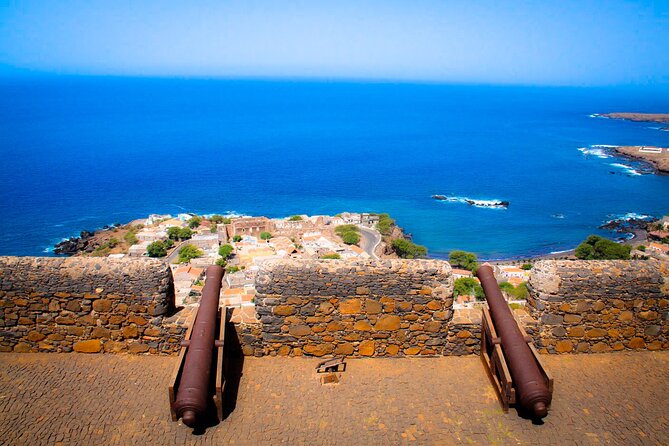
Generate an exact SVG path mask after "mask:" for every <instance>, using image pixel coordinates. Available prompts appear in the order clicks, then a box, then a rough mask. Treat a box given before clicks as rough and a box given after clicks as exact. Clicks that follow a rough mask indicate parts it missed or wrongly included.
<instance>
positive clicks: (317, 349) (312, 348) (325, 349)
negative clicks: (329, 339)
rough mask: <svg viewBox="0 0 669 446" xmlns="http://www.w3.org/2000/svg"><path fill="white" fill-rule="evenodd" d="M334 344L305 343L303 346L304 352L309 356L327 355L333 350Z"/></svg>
mask: <svg viewBox="0 0 669 446" xmlns="http://www.w3.org/2000/svg"><path fill="white" fill-rule="evenodd" d="M334 348H335V347H334V345H333V344H330V343H323V344H307V345H305V346H304V348H303V351H304V354H306V355H310V356H324V355H329V354H331V353H332V352H333V351H334Z"/></svg>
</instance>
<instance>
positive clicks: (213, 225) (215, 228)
mask: <svg viewBox="0 0 669 446" xmlns="http://www.w3.org/2000/svg"><path fill="white" fill-rule="evenodd" d="M209 232H211V233H212V234H216V233H217V232H218V226H216V224H215V223H214V224H212V225H211V227H210V228H209Z"/></svg>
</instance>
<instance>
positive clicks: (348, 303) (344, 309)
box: [339, 299, 362, 314]
mask: <svg viewBox="0 0 669 446" xmlns="http://www.w3.org/2000/svg"><path fill="white" fill-rule="evenodd" d="M361 306H362V302H361V301H360V299H347V300H344V301H342V302H340V303H339V312H340V313H341V314H358V313H360V308H361Z"/></svg>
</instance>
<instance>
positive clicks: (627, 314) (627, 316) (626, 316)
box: [618, 311, 634, 322]
mask: <svg viewBox="0 0 669 446" xmlns="http://www.w3.org/2000/svg"><path fill="white" fill-rule="evenodd" d="M633 316H634V315H633V314H632V312H631V311H623V312H622V313H620V316H618V320H620V321H623V322H628V321H631V320H632V317H633Z"/></svg>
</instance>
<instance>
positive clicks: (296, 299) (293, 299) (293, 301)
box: [286, 296, 303, 305]
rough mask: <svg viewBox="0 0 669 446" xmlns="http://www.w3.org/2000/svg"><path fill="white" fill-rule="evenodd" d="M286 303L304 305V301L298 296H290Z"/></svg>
mask: <svg viewBox="0 0 669 446" xmlns="http://www.w3.org/2000/svg"><path fill="white" fill-rule="evenodd" d="M286 303H287V304H288V305H302V303H303V302H302V299H300V298H299V297H297V296H290V297H288V299H286Z"/></svg>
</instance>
